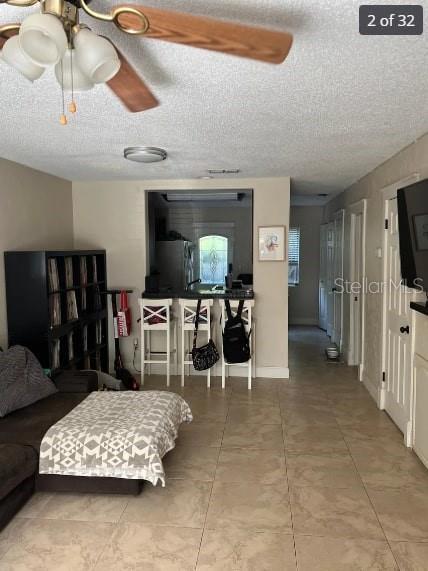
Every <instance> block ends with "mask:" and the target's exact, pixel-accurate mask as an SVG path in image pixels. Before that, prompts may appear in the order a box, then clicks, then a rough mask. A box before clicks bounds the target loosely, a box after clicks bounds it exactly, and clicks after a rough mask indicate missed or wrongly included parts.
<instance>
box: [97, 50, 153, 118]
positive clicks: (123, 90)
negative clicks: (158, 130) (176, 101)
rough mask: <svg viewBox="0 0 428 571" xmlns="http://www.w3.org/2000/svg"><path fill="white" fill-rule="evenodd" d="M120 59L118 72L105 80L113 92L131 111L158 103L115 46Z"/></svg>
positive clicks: (142, 109)
mask: <svg viewBox="0 0 428 571" xmlns="http://www.w3.org/2000/svg"><path fill="white" fill-rule="evenodd" d="M116 51H117V53H118V56H119V58H120V61H121V64H122V65H121V66H120V70H119V72H118V73H117V74H116V75H115V76H114V77H113V79H111V80H110V81H108V82H107V85H108V86H109V87H110V89H111V90H112V91H113V93H114V94H115V95H116V96H117V97H118V98H119V99H120V100H121V101H122V103H123V104H124V105H125V107H127V108H128V110H129V111H131V112H132V113H139V112H140V111H147V110H148V109H153V108H154V107H157V106H158V105H159V101H158V100H157V99H156V97H155V96H154V95H153V93H152V92H151V91H150V89H149V88H148V87H147V85H146V84H145V83H144V81H143V80H142V79H141V77H140V76H139V75H138V74H137V72H136V71H135V69H134V68H133V67H132V66H131V65H130V64H129V62H128V61H127V60H126V58H125V56H124V55H123V54H121V53H120V51H119V50H118V49H117V48H116Z"/></svg>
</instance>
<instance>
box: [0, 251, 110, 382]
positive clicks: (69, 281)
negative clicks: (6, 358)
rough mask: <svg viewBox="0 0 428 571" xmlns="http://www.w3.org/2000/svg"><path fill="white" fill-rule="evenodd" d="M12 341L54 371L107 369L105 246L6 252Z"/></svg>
mask: <svg viewBox="0 0 428 571" xmlns="http://www.w3.org/2000/svg"><path fill="white" fill-rule="evenodd" d="M4 264H5V277H6V303H7V321H8V341H9V346H12V345H24V346H25V347H28V348H29V349H30V350H31V351H32V352H33V353H34V354H35V355H36V356H37V358H38V359H39V361H40V362H41V364H42V366H43V367H44V368H45V369H50V370H51V371H52V374H53V375H55V372H58V371H59V370H64V369H97V370H102V371H105V372H108V366H109V356H108V315H107V305H106V304H107V296H106V295H105V293H103V292H105V291H106V290H107V266H106V253H105V251H104V250H71V251H38V252H5V254H4Z"/></svg>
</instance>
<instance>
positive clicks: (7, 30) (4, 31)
mask: <svg viewBox="0 0 428 571" xmlns="http://www.w3.org/2000/svg"><path fill="white" fill-rule="evenodd" d="M20 26H21V24H6V25H4V26H0V50H1V49H2V48H3V46H4V44H5V43H6V42H7V40H8V39H9V38H11V37H12V36H16V35H17V34H19V28H20Z"/></svg>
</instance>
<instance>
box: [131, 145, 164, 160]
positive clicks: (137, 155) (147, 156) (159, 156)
mask: <svg viewBox="0 0 428 571" xmlns="http://www.w3.org/2000/svg"><path fill="white" fill-rule="evenodd" d="M123 156H124V157H125V159H128V161H134V162H136V163H159V162H161V161H164V160H165V159H166V158H167V156H168V153H167V152H166V151H165V150H164V149H158V148H157V147H128V148H126V149H125V150H124V152H123Z"/></svg>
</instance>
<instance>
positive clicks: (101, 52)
mask: <svg viewBox="0 0 428 571" xmlns="http://www.w3.org/2000/svg"><path fill="white" fill-rule="evenodd" d="M74 46H75V55H76V62H77V65H78V66H79V68H80V70H81V71H82V73H84V74H85V75H86V76H87V77H88V79H89V80H90V81H92V82H93V83H106V82H107V81H110V79H112V78H113V77H114V76H115V75H116V74H117V72H118V71H119V69H120V65H121V64H120V59H119V56H118V55H117V51H116V50H115V48H114V46H113V44H112V43H111V42H109V41H108V40H107V39H106V38H102V37H101V36H97V34H94V32H91V31H90V30H87V29H82V30H80V31H79V32H78V33H77V34H76V36H75V38H74Z"/></svg>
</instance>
